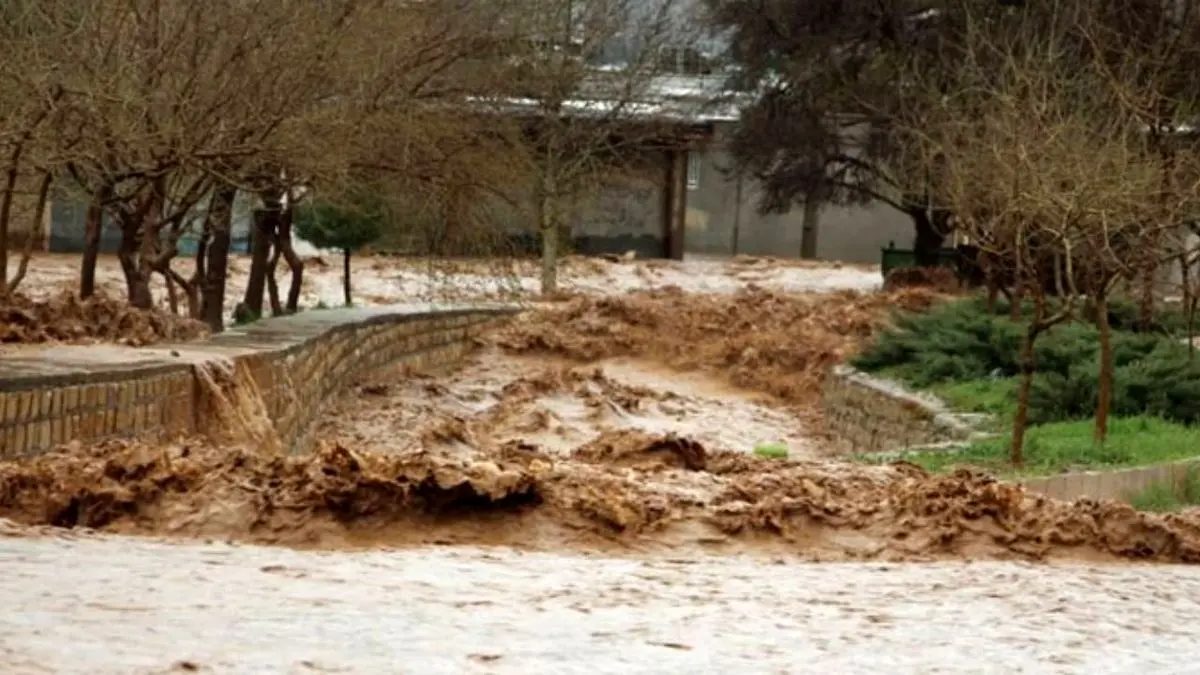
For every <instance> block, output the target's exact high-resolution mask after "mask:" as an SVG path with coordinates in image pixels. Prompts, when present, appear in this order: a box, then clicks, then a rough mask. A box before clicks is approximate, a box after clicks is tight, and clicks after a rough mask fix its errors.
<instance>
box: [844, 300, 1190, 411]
mask: <svg viewBox="0 0 1200 675" xmlns="http://www.w3.org/2000/svg"><path fill="white" fill-rule="evenodd" d="M1109 316H1110V322H1111V323H1112V325H1113V352H1114V362H1115V370H1114V373H1113V375H1114V391H1113V413H1114V414H1117V415H1139V414H1146V415H1154V416H1161V417H1164V418H1166V419H1170V420H1174V421H1178V422H1182V423H1187V424H1190V423H1193V422H1197V421H1200V357H1197V359H1196V360H1193V359H1192V358H1191V357H1190V355H1189V352H1188V348H1187V346H1186V344H1184V343H1183V342H1181V338H1180V333H1179V332H1178V331H1179V329H1180V328H1182V327H1184V325H1185V323H1186V322H1185V321H1184V320H1183V317H1182V316H1180V315H1179V313H1178V312H1171V311H1166V312H1160V314H1159V316H1158V317H1157V324H1156V325H1155V326H1153V327H1152V329H1151V330H1149V331H1145V332H1136V331H1134V330H1133V327H1134V325H1135V324H1136V319H1137V310H1136V308H1135V307H1133V306H1132V305H1129V304H1127V303H1117V304H1114V307H1113V310H1112V311H1111V312H1110V315H1109ZM1024 334H1025V325H1024V324H1022V323H1020V322H1014V321H1012V320H1010V319H1009V318H1008V317H1007V310H1006V309H1004V308H998V310H997V313H996V314H992V313H989V312H988V311H987V308H986V306H985V305H984V303H983V302H982V301H980V300H976V299H972V300H963V301H958V302H953V303H947V304H944V305H940V306H938V307H935V308H933V309H932V310H931V311H929V312H926V313H921V314H904V315H901V316H898V317H897V320H896V322H895V324H894V327H893V328H891V329H889V330H887V331H885V332H884V333H883V334H882V335H881V336H880V337H879V338H878V339H877V340H876V341H875V343H874V344H873V345H872V346H871V347H869V348H868V349H867V350H866V351H865V352H863V353H862V354H861V355H860V356H858V357H857V358H856V359H855V360H854V362H853V363H854V365H855V367H857V368H860V369H862V370H865V371H867V372H876V373H880V372H884V373H887V374H889V375H891V376H893V377H898V378H900V379H901V380H903V381H905V382H908V383H909V384H911V385H913V386H916V387H919V388H925V387H930V386H933V385H937V384H942V383H947V382H967V381H973V380H981V379H986V378H1003V377H1012V376H1015V375H1017V374H1018V372H1019V371H1018V362H1017V357H1018V354H1019V353H1020V348H1021V342H1022V340H1023V339H1024ZM1035 353H1036V359H1037V368H1038V375H1037V377H1036V378H1035V380H1034V390H1033V393H1032V396H1031V400H1030V416H1031V417H1030V421H1031V422H1034V423H1037V424H1040V423H1045V422H1053V421H1060V420H1072V419H1086V418H1088V417H1091V415H1092V413H1093V412H1094V411H1095V405H1096V400H1097V396H1098V394H1097V391H1098V372H1099V333H1098V331H1097V329H1096V328H1095V326H1094V325H1092V324H1089V323H1084V322H1078V321H1076V322H1070V323H1065V324H1062V325H1060V326H1057V327H1055V328H1054V329H1052V330H1051V331H1050V332H1048V333H1047V334H1045V335H1044V336H1042V337H1041V338H1039V340H1038V342H1037V343H1036V349H1035Z"/></svg>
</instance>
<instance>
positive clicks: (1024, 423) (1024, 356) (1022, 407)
mask: <svg viewBox="0 0 1200 675" xmlns="http://www.w3.org/2000/svg"><path fill="white" fill-rule="evenodd" d="M1036 340H1037V331H1036V330H1035V328H1034V325H1030V327H1029V330H1028V331H1026V332H1025V339H1024V341H1022V342H1021V354H1020V357H1019V359H1018V361H1019V365H1020V368H1021V386H1020V388H1019V389H1017V412H1016V414H1015V415H1013V426H1012V446H1011V448H1010V451H1009V461H1011V462H1012V465H1013V466H1021V465H1023V464H1024V463H1025V430H1026V428H1028V426H1029V395H1030V393H1031V392H1032V391H1033V375H1034V373H1035V372H1036V371H1037V361H1036V359H1035V357H1034V351H1033V344H1034V341H1036Z"/></svg>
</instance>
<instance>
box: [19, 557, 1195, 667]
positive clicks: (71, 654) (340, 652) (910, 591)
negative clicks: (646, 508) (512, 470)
mask: <svg viewBox="0 0 1200 675" xmlns="http://www.w3.org/2000/svg"><path fill="white" fill-rule="evenodd" d="M0 569H3V570H4V574H3V575H2V576H0V610H2V611H0V662H3V663H4V667H3V671H4V672H5V673H14V674H16V673H43V672H53V673H81V674H84V673H86V674H88V675H93V674H100V673H153V672H186V671H189V670H191V671H199V672H212V673H292V672H296V673H302V672H331V673H332V672H337V673H372V674H375V673H421V674H426V673H470V672H479V673H522V674H524V673H554V674H566V673H588V674H593V673H614V674H618V673H619V674H626V673H634V672H637V673H718V672H730V673H733V672H736V673H812V672H830V673H882V672H888V673H914V672H921V673H930V672H954V673H970V672H980V673H983V672H993V673H1013V672H1039V673H1040V672H1047V673H1049V672H1064V673H1065V672H1079V673H1084V672H1086V673H1116V672H1125V673H1137V672H1161V673H1185V672H1197V671H1196V668H1197V666H1196V665H1195V664H1196V663H1197V659H1198V657H1200V625H1198V624H1197V622H1196V617H1197V616H1200V570H1198V569H1196V568H1186V567H1165V566H1156V567H1151V566H1145V567H1134V566H1111V567H1082V566H1037V565H1019V564H1005V563H976V564H966V563H960V564H938V565H917V564H905V565H880V564H799V563H795V564H793V563H786V564H785V563H782V562H779V561H771V560H763V559H748V558H739V557H701V558H696V559H691V560H677V559H665V558H654V559H633V558H605V557H589V556H582V555H544V554H532V553H520V552H515V551H511V550H505V549H473V548H454V549H449V548H434V549H410V550H398V551H372V552H339V553H312V552H302V551H295V550H287V549H276V548H262V547H254V546H227V545H220V544H203V545H202V544H165V543H158V542H154V541H148V540H138V539H122V538H107V537H104V538H99V537H97V538H93V537H85V538H75V539H65V538H57V537H46V538H39V537H34V538H23V537H10V538H0Z"/></svg>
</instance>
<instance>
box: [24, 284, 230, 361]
mask: <svg viewBox="0 0 1200 675" xmlns="http://www.w3.org/2000/svg"><path fill="white" fill-rule="evenodd" d="M205 333H207V327H206V326H205V325H204V324H203V323H202V322H199V321H195V320H192V319H189V318H185V317H180V316H176V315H174V314H171V313H169V312H165V311H162V310H140V309H136V308H134V307H131V306H129V304H128V303H126V302H125V301H124V299H117V298H114V297H112V296H109V295H106V294H104V293H98V294H97V295H95V296H93V297H91V298H88V299H87V300H80V299H79V298H78V297H76V295H75V294H74V292H72V291H67V290H64V291H61V292H60V293H58V294H57V295H54V296H52V297H49V298H46V299H39V300H33V299H30V298H29V297H27V296H24V295H21V294H17V295H15V296H12V297H9V298H6V299H4V300H2V301H0V343H2V344H31V343H52V342H60V343H74V344H89V343H97V342H107V343H114V344H121V345H127V346H131V347H142V346H146V345H150V344H155V343H159V342H167V341H184V340H191V339H194V338H197V337H200V336H202V335H204V334H205Z"/></svg>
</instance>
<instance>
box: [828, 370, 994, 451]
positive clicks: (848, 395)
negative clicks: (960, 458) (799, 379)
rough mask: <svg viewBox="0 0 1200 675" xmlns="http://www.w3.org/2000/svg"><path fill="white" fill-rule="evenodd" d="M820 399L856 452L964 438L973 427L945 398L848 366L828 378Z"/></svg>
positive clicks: (838, 431) (831, 422)
mask: <svg viewBox="0 0 1200 675" xmlns="http://www.w3.org/2000/svg"><path fill="white" fill-rule="evenodd" d="M821 401H822V409H823V412H824V414H825V421H826V424H827V425H828V427H829V430H830V431H831V432H832V433H833V434H834V436H835V437H837V438H838V439H841V440H844V441H845V442H846V443H847V444H848V445H849V446H850V449H851V450H852V451H854V452H860V453H873V452H891V451H897V450H903V449H905V448H913V447H921V446H928V445H936V444H940V443H947V442H954V441H965V440H968V439H970V438H971V437H972V435H973V434H974V431H975V430H974V427H973V426H972V425H971V424H970V423H969V421H967V420H968V418H969V417H970V416H965V415H957V414H955V413H953V412H952V411H950V410H949V409H947V408H946V407H945V405H943V404H942V403H941V401H938V400H937V399H935V398H933V397H930V396H926V395H922V394H918V393H915V392H912V391H909V390H907V389H905V388H904V387H902V386H901V385H899V384H897V383H895V382H891V381H887V380H881V379H878V378H874V377H871V376H869V375H867V374H866V373H863V372H860V371H858V370H855V369H854V368H851V367H849V366H838V367H836V368H834V370H833V372H831V373H830V374H829V376H828V377H826V378H825V384H824V386H823V388H822V392H821Z"/></svg>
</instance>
